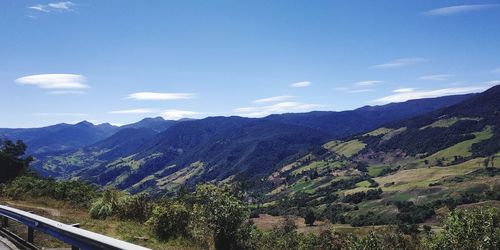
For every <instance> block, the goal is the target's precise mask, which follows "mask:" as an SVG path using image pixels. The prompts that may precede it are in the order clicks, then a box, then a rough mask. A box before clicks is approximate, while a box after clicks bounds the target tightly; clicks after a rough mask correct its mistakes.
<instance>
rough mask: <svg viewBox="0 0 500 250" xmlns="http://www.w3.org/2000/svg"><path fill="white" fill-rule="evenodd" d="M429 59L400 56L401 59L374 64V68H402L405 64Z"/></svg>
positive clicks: (408, 64)
mask: <svg viewBox="0 0 500 250" xmlns="http://www.w3.org/2000/svg"><path fill="white" fill-rule="evenodd" d="M427 61H429V60H427V59H425V58H419V57H414V58H400V59H395V60H392V61H389V62H386V63H381V64H376V65H373V66H372V68H376V69H392V68H400V67H405V66H410V65H414V64H418V63H423V62H427Z"/></svg>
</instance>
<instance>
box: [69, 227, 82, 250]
mask: <svg viewBox="0 0 500 250" xmlns="http://www.w3.org/2000/svg"><path fill="white" fill-rule="evenodd" d="M71 226H72V227H76V228H80V223H75V224H71ZM71 250H80V248H78V247H75V246H71Z"/></svg>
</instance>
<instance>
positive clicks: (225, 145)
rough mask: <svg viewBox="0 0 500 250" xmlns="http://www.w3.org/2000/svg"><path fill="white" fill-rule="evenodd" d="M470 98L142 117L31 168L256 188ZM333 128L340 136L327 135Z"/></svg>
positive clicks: (150, 187) (130, 182)
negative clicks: (349, 140)
mask: <svg viewBox="0 0 500 250" xmlns="http://www.w3.org/2000/svg"><path fill="white" fill-rule="evenodd" d="M470 97H472V95H466V96H455V97H442V98H432V99H425V100H418V101H409V102H404V103H396V104H388V105H383V106H376V107H363V108H360V109H358V110H354V111H345V112H311V113H304V114H285V115H277V116H269V117H266V118H260V119H250V118H242V117H209V118H205V119H201V120H185V121H177V122H172V121H165V120H163V119H162V118H147V119H144V120H142V121H140V122H138V123H135V124H131V125H126V126H122V127H120V131H119V132H116V133H115V134H114V135H112V136H110V137H108V138H105V139H103V140H101V141H98V142H95V143H93V144H89V145H86V146H84V147H81V148H79V149H74V150H72V151H69V152H66V153H62V154H54V155H51V156H49V157H44V158H39V159H37V161H36V162H35V163H34V168H35V169H36V170H37V171H39V172H40V173H42V174H44V175H49V176H54V177H58V178H80V179H84V180H88V181H91V182H94V183H98V184H100V185H112V186H116V187H118V188H120V189H126V190H129V191H131V192H141V191H161V192H172V191H175V190H176V189H177V188H179V187H180V186H181V185H188V186H193V185H194V184H195V183H198V182H205V181H215V182H219V181H225V182H231V181H235V180H245V181H253V182H255V181H257V182H258V180H259V179H260V178H263V177H265V176H267V175H268V174H270V173H272V172H273V171H275V169H276V168H277V167H279V166H281V165H282V164H283V163H284V162H287V161H289V160H290V159H294V158H295V157H297V154H300V153H303V152H307V151H308V150H311V149H313V148H316V147H318V146H320V145H322V144H323V143H325V142H327V141H329V140H331V139H338V138H341V137H347V136H349V135H351V134H353V133H355V132H357V131H362V132H366V131H369V130H363V129H364V128H373V127H374V126H375V125H376V124H377V123H388V122H394V121H399V120H401V119H404V118H405V117H411V116H415V115H418V114H421V113H422V112H425V111H429V110H436V109H437V108H438V107H447V106H449V105H450V102H451V103H454V102H456V101H457V100H463V99H467V98H470ZM412 114H413V115H412ZM284 118H286V119H284ZM299 118H300V119H299ZM363 119H366V120H367V121H368V122H362V120H363ZM301 121H302V122H301ZM323 123H327V124H326V125H325V124H323ZM358 123H359V124H358ZM332 124H333V125H332ZM361 124H364V125H361ZM374 124H375V125H374ZM333 128H337V129H338V130H339V131H338V132H332V131H331V129H333Z"/></svg>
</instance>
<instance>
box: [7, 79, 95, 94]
mask: <svg viewBox="0 0 500 250" xmlns="http://www.w3.org/2000/svg"><path fill="white" fill-rule="evenodd" d="M16 83H18V84H21V85H32V86H36V87H39V88H42V89H52V90H54V91H53V93H54V94H62V93H64V92H63V91H69V90H79V91H81V90H83V89H87V88H89V86H88V85H86V84H85V77H84V76H82V75H75V74H41V75H30V76H24V77H21V78H17V79H16ZM58 91H59V92H58Z"/></svg>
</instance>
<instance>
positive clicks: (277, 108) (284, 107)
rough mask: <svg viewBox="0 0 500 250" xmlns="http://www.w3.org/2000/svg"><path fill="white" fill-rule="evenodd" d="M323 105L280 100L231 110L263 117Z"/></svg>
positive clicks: (307, 109) (303, 110) (309, 109)
mask: <svg viewBox="0 0 500 250" xmlns="http://www.w3.org/2000/svg"><path fill="white" fill-rule="evenodd" d="M323 106H324V105H320V104H309V103H301V102H280V103H276V104H273V105H268V106H261V107H244V108H236V109H234V110H233V111H234V112H236V113H237V114H238V115H239V116H245V117H263V116H267V115H270V114H278V113H290V112H299V111H300V112H305V111H311V110H312V109H315V108H319V107H323Z"/></svg>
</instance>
